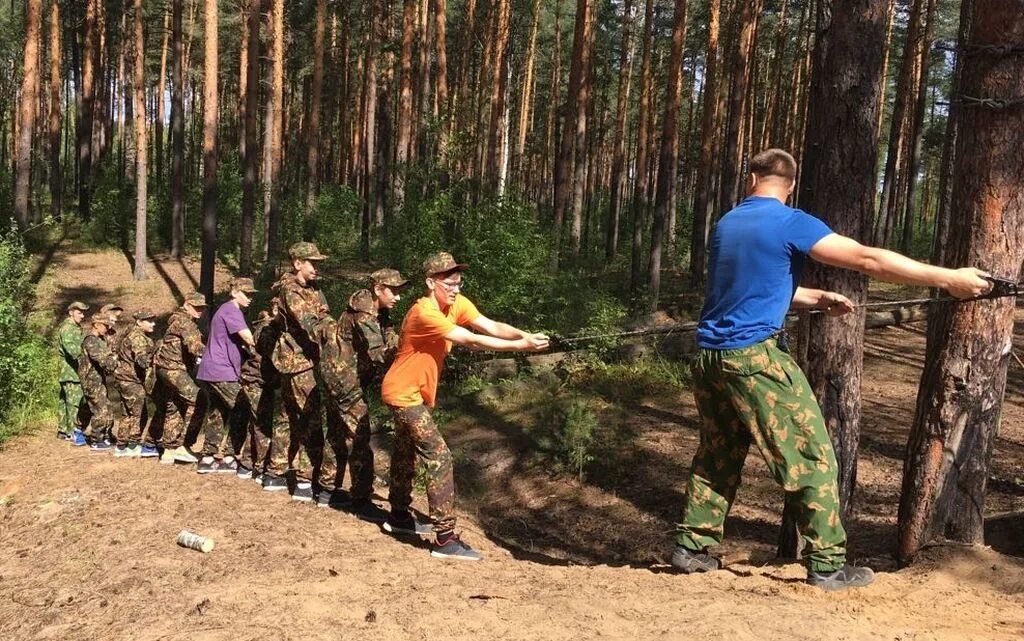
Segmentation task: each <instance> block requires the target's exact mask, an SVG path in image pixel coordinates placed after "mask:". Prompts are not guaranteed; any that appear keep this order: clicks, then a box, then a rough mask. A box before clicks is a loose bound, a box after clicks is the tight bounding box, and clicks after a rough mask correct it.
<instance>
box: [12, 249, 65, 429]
mask: <svg viewBox="0 0 1024 641" xmlns="http://www.w3.org/2000/svg"><path fill="white" fill-rule="evenodd" d="M28 271H29V261H28V255H27V253H26V251H25V246H24V244H23V243H22V241H21V238H20V237H19V236H18V235H17V234H16V233H14V232H9V233H7V234H6V235H4V236H2V237H0V443H3V442H4V441H5V440H6V439H8V438H10V437H11V436H13V435H15V434H17V433H19V432H22V431H24V430H25V429H27V428H29V427H31V426H32V425H33V424H35V423H37V422H38V421H39V420H41V419H43V418H45V417H46V415H47V414H48V413H52V412H53V405H54V404H53V398H54V394H55V390H56V387H57V384H56V380H57V361H56V357H55V354H54V353H53V349H52V348H50V347H49V346H48V345H46V343H45V341H44V340H43V339H42V338H41V337H40V336H38V335H37V334H35V333H33V332H32V331H31V329H30V328H29V327H28V324H27V321H26V312H27V310H28V308H29V306H30V305H31V302H32V294H33V286H32V283H31V282H30V281H29V277H28Z"/></svg>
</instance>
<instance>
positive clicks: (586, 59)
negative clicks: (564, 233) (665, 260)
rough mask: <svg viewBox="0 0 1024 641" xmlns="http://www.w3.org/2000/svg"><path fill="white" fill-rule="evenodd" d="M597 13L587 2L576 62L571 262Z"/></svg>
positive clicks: (576, 248) (578, 230) (576, 241)
mask: <svg viewBox="0 0 1024 641" xmlns="http://www.w3.org/2000/svg"><path fill="white" fill-rule="evenodd" d="M596 13H597V8H596V3H595V2H588V3H587V13H586V16H585V19H586V20H585V22H584V32H583V50H582V52H581V54H582V59H581V61H580V65H581V71H580V92H579V95H578V96H577V99H576V133H575V140H574V141H573V156H574V160H573V178H572V202H571V207H572V225H571V226H570V229H569V254H570V255H571V256H572V259H573V261H578V260H579V257H580V239H581V235H582V225H583V199H584V195H585V194H584V190H585V188H586V181H587V158H588V145H587V142H588V141H587V120H588V113H590V112H591V111H592V110H591V109H590V103H591V101H592V100H593V98H592V97H591V96H592V94H593V84H594V81H593V74H592V73H591V66H592V62H591V60H592V58H593V50H594V21H595V16H596Z"/></svg>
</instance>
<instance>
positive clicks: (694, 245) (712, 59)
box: [690, 0, 721, 287]
mask: <svg viewBox="0 0 1024 641" xmlns="http://www.w3.org/2000/svg"><path fill="white" fill-rule="evenodd" d="M708 10H709V12H710V21H709V23H708V49H707V55H706V57H705V63H704V104H703V106H702V107H701V114H700V122H701V125H700V129H701V131H702V132H703V136H702V137H701V144H700V160H699V161H698V163H697V181H696V183H697V185H696V192H697V193H696V195H695V196H694V199H693V234H692V235H691V237H690V277H691V278H692V279H693V282H695V283H700V286H701V287H703V286H704V265H705V263H706V261H707V258H706V252H707V242H708V229H709V228H710V225H709V224H708V223H709V221H710V220H711V214H712V211H711V208H712V206H713V205H714V201H715V200H714V186H715V185H714V181H715V177H714V173H713V172H712V166H713V164H714V160H715V132H716V128H715V122H716V121H717V119H718V95H719V91H718V38H719V35H720V33H719V30H720V28H721V27H720V24H721V23H720V17H721V0H711V4H710V7H709V9H708Z"/></svg>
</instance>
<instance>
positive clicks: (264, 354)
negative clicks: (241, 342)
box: [238, 323, 278, 386]
mask: <svg viewBox="0 0 1024 641" xmlns="http://www.w3.org/2000/svg"><path fill="white" fill-rule="evenodd" d="M252 339H253V343H255V345H256V349H254V350H250V351H248V352H246V357H245V360H244V361H242V371H241V375H240V376H239V379H238V380H239V382H241V383H242V384H243V385H260V386H263V385H266V384H267V383H269V382H270V381H272V380H273V379H274V377H275V376H276V374H277V372H275V371H274V365H273V363H271V362H270V355H271V354H272V353H273V351H274V345H275V344H276V343H277V339H278V333H277V329H276V328H275V327H274V326H273V325H272V324H269V323H268V324H266V325H262V326H257V327H254V328H253V330H252Z"/></svg>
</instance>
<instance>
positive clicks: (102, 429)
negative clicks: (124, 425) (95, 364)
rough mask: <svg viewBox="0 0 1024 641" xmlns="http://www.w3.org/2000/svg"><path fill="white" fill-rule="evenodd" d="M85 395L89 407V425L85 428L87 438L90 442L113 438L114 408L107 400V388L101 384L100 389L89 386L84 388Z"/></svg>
mask: <svg viewBox="0 0 1024 641" xmlns="http://www.w3.org/2000/svg"><path fill="white" fill-rule="evenodd" d="M82 392H83V394H84V395H85V402H86V403H87V404H88V406H89V414H90V417H89V425H88V427H86V428H85V436H86V438H88V439H89V440H90V441H102V440H103V439H109V438H110V437H111V433H110V432H111V429H112V428H113V427H114V408H113V407H112V406H111V403H110V399H109V398H107V386H106V385H103V384H100V385H99V386H98V387H95V388H93V387H91V386H89V385H83V386H82Z"/></svg>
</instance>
